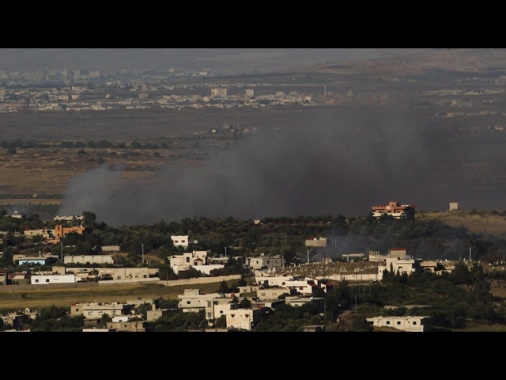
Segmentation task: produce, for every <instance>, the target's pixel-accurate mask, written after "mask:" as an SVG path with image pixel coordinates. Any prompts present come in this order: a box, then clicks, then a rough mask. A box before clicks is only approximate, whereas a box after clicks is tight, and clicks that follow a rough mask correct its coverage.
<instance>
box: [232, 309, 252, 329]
mask: <svg viewBox="0 0 506 380" xmlns="http://www.w3.org/2000/svg"><path fill="white" fill-rule="evenodd" d="M259 313H260V310H253V309H230V310H227V312H226V320H227V329H233V328H235V329H243V330H251V329H252V327H253V323H254V322H256V321H258V318H259Z"/></svg>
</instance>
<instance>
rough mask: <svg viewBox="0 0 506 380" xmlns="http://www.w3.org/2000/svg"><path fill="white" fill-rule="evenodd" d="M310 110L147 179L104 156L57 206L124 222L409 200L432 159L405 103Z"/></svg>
mask: <svg viewBox="0 0 506 380" xmlns="http://www.w3.org/2000/svg"><path fill="white" fill-rule="evenodd" d="M390 111H391V109H390ZM305 114H306V116H305V118H304V120H300V121H299V122H298V123H297V125H296V126H283V127H282V128H279V129H269V130H265V129H261V128H259V129H260V132H258V133H256V134H253V135H251V136H250V137H248V138H244V139H242V140H240V141H239V142H238V143H237V144H236V145H234V146H232V147H230V148H229V149H228V150H226V151H223V152H222V153H221V154H219V155H217V156H216V157H215V158H213V159H212V160H209V161H208V162H207V163H206V164H204V165H201V166H196V167H193V166H192V167H187V168H184V169H182V168H181V166H179V165H178V166H167V167H164V168H163V169H161V170H159V171H158V172H156V173H155V174H154V175H153V176H152V177H151V179H150V180H149V181H148V182H143V183H140V182H129V183H125V182H124V180H122V181H120V180H119V179H120V176H121V171H120V170H118V168H111V167H109V166H107V165H103V166H101V167H99V168H97V169H95V170H92V171H89V172H87V173H85V174H83V175H79V176H77V177H75V178H73V179H72V180H71V181H70V182H69V184H68V188H67V190H66V193H65V197H64V201H63V203H62V206H61V208H60V210H59V211H58V213H59V214H60V215H74V214H82V212H83V211H91V212H94V213H95V214H96V216H97V220H98V221H103V222H105V223H107V224H108V225H112V226H119V225H135V224H152V223H157V222H159V221H161V220H164V221H166V222H170V221H176V222H179V221H180V220H181V219H183V218H186V217H190V218H193V217H194V216H197V217H201V216H202V217H207V218H224V217H229V216H232V217H234V218H238V219H257V218H258V219H261V218H264V217H268V216H271V217H275V216H287V217H295V216H298V215H306V216H315V215H345V216H356V215H366V214H367V213H369V212H370V210H371V206H372V205H374V204H379V203H386V202H389V201H390V200H398V201H401V202H403V203H410V202H412V201H413V200H412V199H411V198H412V197H411V190H412V189H413V188H414V187H416V181H417V180H419V179H420V175H421V173H422V172H423V171H424V170H426V169H427V167H428V165H429V159H428V156H427V154H426V149H425V147H424V143H423V141H422V139H421V138H420V137H419V135H418V134H417V132H416V125H415V120H414V117H411V116H410V115H409V110H408V109H403V108H399V109H396V110H395V112H389V111H387V110H386V109H383V108H376V107H372V108H357V109H356V110H354V111H349V110H347V111H344V110H336V109H334V110H333V111H326V112H314V111H312V110H311V109H310V108H308V111H307V112H306V113H305Z"/></svg>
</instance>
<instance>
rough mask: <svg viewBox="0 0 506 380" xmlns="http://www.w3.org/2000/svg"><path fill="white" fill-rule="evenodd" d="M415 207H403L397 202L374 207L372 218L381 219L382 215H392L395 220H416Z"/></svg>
mask: <svg viewBox="0 0 506 380" xmlns="http://www.w3.org/2000/svg"><path fill="white" fill-rule="evenodd" d="M415 207H416V206H414V205H401V204H400V203H399V202H397V201H390V202H388V205H379V206H372V216H373V217H375V218H379V217H380V216H382V215H385V214H386V215H391V216H393V217H394V218H395V219H404V218H405V219H415Z"/></svg>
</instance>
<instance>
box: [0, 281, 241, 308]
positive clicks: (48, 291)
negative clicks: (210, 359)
mask: <svg viewBox="0 0 506 380" xmlns="http://www.w3.org/2000/svg"><path fill="white" fill-rule="evenodd" d="M232 282H233V281H232ZM187 287H188V286H185V285H178V286H164V285H160V284H124V285H123V284H105V285H99V284H98V283H91V282H90V283H83V284H81V283H79V284H69V286H68V288H63V289H62V288H61V287H59V288H49V287H46V288H44V287H40V286H39V287H32V288H31V289H29V290H27V289H22V288H20V287H19V286H0V311H12V310H17V309H23V308H26V307H28V308H31V309H32V308H33V309H38V308H43V307H50V306H57V307H70V305H72V304H75V303H85V302H95V301H96V302H123V303H125V302H127V300H131V299H136V298H141V299H144V300H152V299H155V298H163V299H166V300H175V301H177V297H178V295H179V294H182V293H183V292H184V289H185V288H187ZM191 288H192V289H200V290H201V291H202V293H214V292H216V291H218V289H219V283H218V282H217V283H209V284H192V285H191Z"/></svg>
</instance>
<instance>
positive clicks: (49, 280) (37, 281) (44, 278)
mask: <svg viewBox="0 0 506 380" xmlns="http://www.w3.org/2000/svg"><path fill="white" fill-rule="evenodd" d="M75 282H76V276H75V275H73V274H62V275H49V276H48V275H32V276H31V279H30V283H31V284H32V285H43V284H71V283H75Z"/></svg>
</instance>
